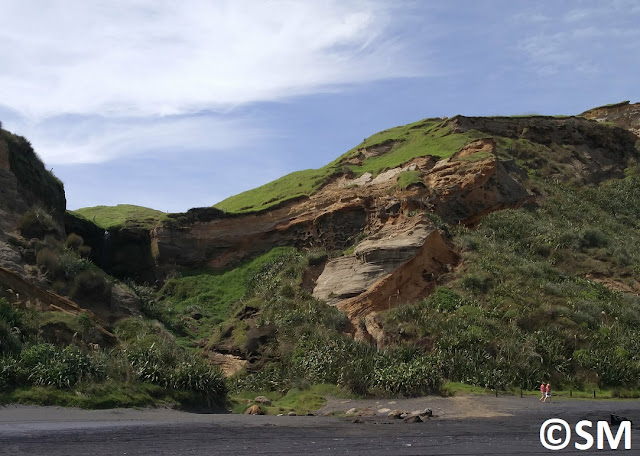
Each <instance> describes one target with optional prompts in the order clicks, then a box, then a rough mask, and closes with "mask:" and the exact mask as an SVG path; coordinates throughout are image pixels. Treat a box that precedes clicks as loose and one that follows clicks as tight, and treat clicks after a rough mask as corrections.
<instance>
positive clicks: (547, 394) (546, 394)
mask: <svg viewBox="0 0 640 456" xmlns="http://www.w3.org/2000/svg"><path fill="white" fill-rule="evenodd" d="M547 399H549V403H551V383H547V386H545V388H544V399H543V400H542V402H547Z"/></svg>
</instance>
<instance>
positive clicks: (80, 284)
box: [71, 269, 111, 302]
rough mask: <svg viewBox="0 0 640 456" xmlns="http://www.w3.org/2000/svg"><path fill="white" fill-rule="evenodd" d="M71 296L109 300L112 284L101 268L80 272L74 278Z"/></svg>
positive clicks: (102, 300)
mask: <svg viewBox="0 0 640 456" xmlns="http://www.w3.org/2000/svg"><path fill="white" fill-rule="evenodd" d="M71 297H72V298H74V299H76V298H77V299H85V300H94V301H99V302H107V301H109V299H110V297H111V284H110V283H109V282H107V280H106V276H105V275H104V273H103V272H102V271H101V270H99V269H90V270H85V271H82V272H80V273H79V274H78V275H76V276H75V278H74V279H73V286H72V288H71Z"/></svg>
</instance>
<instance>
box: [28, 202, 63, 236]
mask: <svg viewBox="0 0 640 456" xmlns="http://www.w3.org/2000/svg"><path fill="white" fill-rule="evenodd" d="M18 228H19V229H20V233H21V234H22V235H23V236H24V237H26V238H39V239H41V238H43V237H44V236H45V235H47V234H56V233H57V232H58V230H57V227H56V223H55V222H54V220H53V217H52V216H51V214H49V213H48V212H47V211H46V210H44V209H42V208H41V207H34V208H33V209H30V210H29V211H27V212H25V213H24V214H23V215H22V217H20V220H19V222H18Z"/></svg>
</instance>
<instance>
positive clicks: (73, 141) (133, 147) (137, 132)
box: [18, 115, 269, 165]
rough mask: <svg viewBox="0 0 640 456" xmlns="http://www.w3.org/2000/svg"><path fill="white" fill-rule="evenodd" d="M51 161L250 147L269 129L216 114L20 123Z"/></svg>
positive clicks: (76, 161) (65, 162)
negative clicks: (222, 117) (223, 117)
mask: <svg viewBox="0 0 640 456" xmlns="http://www.w3.org/2000/svg"><path fill="white" fill-rule="evenodd" d="M18 130H19V131H20V132H21V134H23V135H25V136H26V137H28V138H29V140H30V141H31V143H32V144H33V145H34V147H35V148H36V150H37V151H39V153H40V155H41V156H42V158H43V159H44V160H45V162H46V163H48V164H50V165H60V164H63V165H68V164H80V163H86V164H91V163H93V164H97V163H104V162H108V161H111V160H115V159H119V158H122V157H125V156H126V157H135V156H140V157H144V156H147V155H152V156H153V157H154V158H156V159H158V158H161V157H162V156H163V155H177V154H185V153H193V152H201V151H203V150H204V151H208V152H209V153H218V152H221V151H228V150H231V149H234V148H238V147H248V146H251V145H252V144H255V143H256V142H257V141H259V140H264V138H265V137H268V135H269V133H268V132H267V131H265V130H262V129H260V128H258V127H256V126H254V125H252V124H251V123H249V122H248V121H246V120H242V119H233V118H232V119H221V118H219V117H218V116H212V115H198V116H166V117H162V118H151V119H146V118H145V119H142V118H135V117H134V118H104V117H100V116H77V115H76V116H61V117H56V118H52V119H49V120H46V121H42V122H39V123H37V124H29V123H24V124H22V125H20V124H18Z"/></svg>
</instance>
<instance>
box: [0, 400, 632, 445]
mask: <svg viewBox="0 0 640 456" xmlns="http://www.w3.org/2000/svg"><path fill="white" fill-rule="evenodd" d="M351 408H357V409H358V408H360V409H364V408H369V409H372V410H375V411H378V410H381V411H382V412H380V413H377V414H376V415H375V416H371V417H358V418H355V417H351V418H346V417H342V418H338V417H326V416H312V417H306V416H305V417H302V416H300V417H288V416H283V417H275V416H247V415H224V414H218V415H213V414H212V415H208V414H195V413H185V412H179V411H175V410H168V409H148V410H133V409H115V410H79V409H66V408H60V407H35V406H6V407H2V408H0V454H3V455H4V454H6V455H52V456H57V455H60V456H62V455H76V454H77V455H120V454H122V455H125V454H126V455H133V454H135V455H152V454H153V455H214V454H225V455H227V454H229V455H234V454H247V453H251V454H292V455H293V454H303V453H304V454H314V455H315V454H341V453H346V454H362V455H388V454H394V455H395V454H397V455H429V454H443V455H490V454H491V455H493V454H505V455H507V454H509V455H515V454H548V453H549V450H546V449H545V448H544V447H542V445H541V443H540V440H539V429H540V425H541V424H542V422H544V421H545V420H546V419H547V418H551V417H561V418H563V419H564V420H566V421H567V422H569V423H570V424H571V425H575V423H577V422H578V421H579V420H581V419H589V420H592V421H598V420H603V419H609V415H610V413H616V414H619V415H623V416H626V417H627V418H629V419H631V420H633V421H634V429H633V430H632V445H633V446H632V450H631V451H626V452H625V454H635V455H640V430H639V426H638V424H640V401H637V400H635V401H592V400H558V401H556V402H554V403H552V404H541V403H540V402H538V400H537V398H535V397H526V398H522V399H521V398H519V397H499V398H495V397H491V396H461V397H454V398H441V397H425V398H416V399H402V400H382V399H381V400H365V401H359V400H350V401H348V400H344V399H335V398H332V399H330V400H329V401H328V402H327V404H325V406H324V407H323V408H322V409H321V410H319V412H318V413H319V414H321V413H330V412H335V411H343V412H344V411H346V410H349V409H351ZM396 408H397V409H400V410H407V411H413V410H423V409H425V408H430V409H432V410H433V413H434V415H436V417H434V418H432V419H430V420H428V421H427V422H424V423H415V424H408V423H404V422H403V421H401V420H392V419H389V418H387V417H386V414H387V413H388V412H386V411H385V409H396ZM605 448H608V447H606V446H605ZM592 451H593V452H595V453H597V454H614V452H613V451H606V450H604V451H603V450H600V451H598V450H596V449H595V447H594V448H593V450H592ZM590 452H591V451H586V452H584V451H577V450H576V449H575V448H574V447H573V445H570V447H568V448H567V449H565V450H562V451H559V452H558V453H559V454H560V453H561V454H585V453H586V454H589V453H590Z"/></svg>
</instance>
